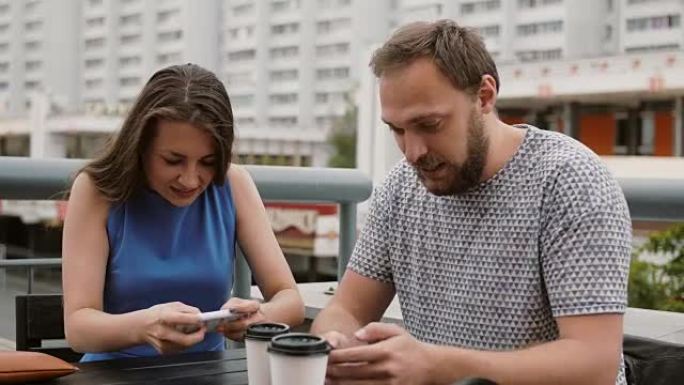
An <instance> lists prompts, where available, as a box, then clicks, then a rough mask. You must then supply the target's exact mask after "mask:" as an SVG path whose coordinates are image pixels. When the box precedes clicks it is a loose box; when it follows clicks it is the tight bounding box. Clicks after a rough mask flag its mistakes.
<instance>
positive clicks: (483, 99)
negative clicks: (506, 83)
mask: <svg viewBox="0 0 684 385" xmlns="http://www.w3.org/2000/svg"><path fill="white" fill-rule="evenodd" d="M496 97H497V93H496V79H494V77H493V76H492V75H482V81H481V82H480V89H479V90H478V93H477V98H478V101H479V103H480V110H481V111H482V113H483V114H488V113H490V112H494V107H495V105H496Z"/></svg>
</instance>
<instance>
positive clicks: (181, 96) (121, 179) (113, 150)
mask: <svg viewBox="0 0 684 385" xmlns="http://www.w3.org/2000/svg"><path fill="white" fill-rule="evenodd" d="M160 120H170V121H181V122H187V123H190V124H192V125H195V126H197V127H200V128H202V129H205V130H207V131H208V132H209V133H210V134H211V135H212V137H213V139H214V144H215V151H216V170H215V171H216V172H215V176H214V183H217V184H222V183H223V182H224V181H225V177H226V171H227V169H228V166H229V164H230V159H231V156H232V153H231V152H232V146H233V111H232V109H231V105H230V98H229V97H228V93H227V92H226V89H225V87H224V86H223V83H221V81H220V80H219V79H218V78H217V77H216V75H214V74H213V73H212V72H211V71H208V70H206V69H204V68H202V67H200V66H198V65H195V64H184V65H174V66H170V67H167V68H164V69H161V70H159V71H157V72H156V73H155V74H154V75H152V77H151V78H150V80H149V81H148V82H147V84H145V87H143V89H142V91H141V92H140V95H139V96H138V98H137V100H136V101H135V103H134V105H133V107H132V109H131V111H130V113H129V114H128V116H127V117H126V119H125V120H124V123H123V126H122V127H121V131H120V132H119V134H118V135H117V136H116V138H115V139H114V140H112V141H111V142H110V143H109V144H108V145H107V147H106V148H105V150H104V151H103V153H102V154H101V155H100V156H99V157H97V158H96V159H94V160H92V161H91V162H89V163H88V164H87V165H86V166H85V167H83V169H81V170H80V172H85V173H87V174H88V175H89V176H90V177H91V178H92V180H93V182H94V184H95V186H96V188H97V189H98V190H99V191H100V192H101V193H102V194H103V195H104V196H105V197H106V199H107V200H109V201H112V202H121V201H125V200H127V199H128V198H129V197H130V196H131V195H132V194H133V193H134V192H135V191H136V189H137V188H139V187H140V186H141V185H143V184H144V183H145V175H144V171H143V165H142V159H143V155H144V154H145V153H146V151H147V150H148V148H149V146H150V143H151V142H152V139H154V137H155V135H156V129H157V122H158V121H160Z"/></svg>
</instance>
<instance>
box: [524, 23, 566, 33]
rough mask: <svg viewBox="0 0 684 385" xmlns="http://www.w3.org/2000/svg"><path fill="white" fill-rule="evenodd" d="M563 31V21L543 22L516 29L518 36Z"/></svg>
mask: <svg viewBox="0 0 684 385" xmlns="http://www.w3.org/2000/svg"><path fill="white" fill-rule="evenodd" d="M562 31H563V21H562V20H555V21H545V22H542V23H531V24H521V25H518V27H517V32H518V36H530V35H541V34H549V33H558V32H562Z"/></svg>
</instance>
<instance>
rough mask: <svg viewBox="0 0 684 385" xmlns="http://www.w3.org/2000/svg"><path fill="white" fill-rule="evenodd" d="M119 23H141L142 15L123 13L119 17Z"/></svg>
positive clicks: (122, 24) (123, 24)
mask: <svg viewBox="0 0 684 385" xmlns="http://www.w3.org/2000/svg"><path fill="white" fill-rule="evenodd" d="M119 23H120V24H121V26H127V25H140V24H141V23H142V17H141V16H140V14H139V13H136V14H132V15H124V16H121V17H120V18H119Z"/></svg>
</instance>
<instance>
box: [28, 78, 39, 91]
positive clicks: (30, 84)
mask: <svg viewBox="0 0 684 385" xmlns="http://www.w3.org/2000/svg"><path fill="white" fill-rule="evenodd" d="M38 87H40V82H38V81H36V80H29V81H27V82H24V88H26V89H27V90H35V89H38Z"/></svg>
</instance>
